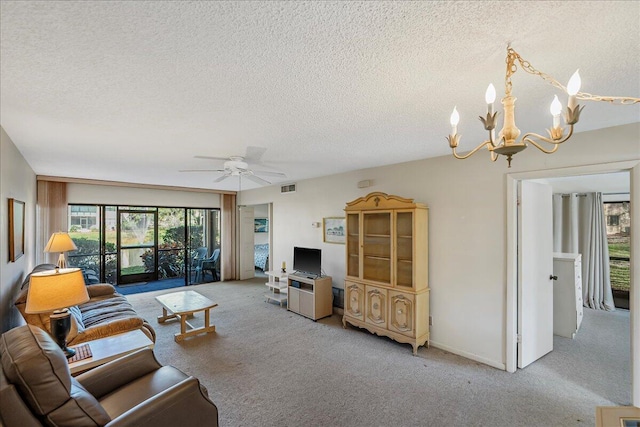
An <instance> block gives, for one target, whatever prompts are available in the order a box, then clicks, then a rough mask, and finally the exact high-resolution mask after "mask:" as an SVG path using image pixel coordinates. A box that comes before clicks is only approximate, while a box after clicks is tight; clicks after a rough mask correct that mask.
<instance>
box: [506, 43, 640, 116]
mask: <svg viewBox="0 0 640 427" xmlns="http://www.w3.org/2000/svg"><path fill="white" fill-rule="evenodd" d="M508 52H509V54H511V57H512V58H513V59H517V60H518V62H519V63H520V67H521V68H522V70H524V71H525V72H527V73H529V74H533V75H535V76H539V77H541V78H542V79H543V80H544V81H546V82H547V83H550V84H551V85H552V86H555V87H557V88H558V89H561V90H562V91H563V92H567V88H566V87H565V86H563V85H562V83H560V82H559V81H557V80H556V79H554V78H553V77H551V76H550V75H549V74H546V73H543V72H542V71H538V70H536V69H535V68H534V67H533V65H531V63H529V61H525V60H524V59H522V57H521V56H520V54H518V53H517V52H516V51H515V50H513V49H511V48H510V51H508ZM509 54H508V56H509ZM514 72H515V71H514ZM576 98H577V99H584V100H585V101H602V102H608V103H610V104H618V105H633V104H637V103H640V98H633V97H627V96H601V95H592V94H590V93H587V92H578V93H577V94H576Z"/></svg>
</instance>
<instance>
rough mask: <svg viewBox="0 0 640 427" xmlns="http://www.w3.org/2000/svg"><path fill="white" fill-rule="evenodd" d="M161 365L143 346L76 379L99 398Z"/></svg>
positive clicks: (151, 352)
mask: <svg viewBox="0 0 640 427" xmlns="http://www.w3.org/2000/svg"><path fill="white" fill-rule="evenodd" d="M161 367H162V365H161V364H160V363H158V361H157V360H156V357H155V355H154V354H153V350H151V349H148V348H145V349H143V350H138V351H136V352H135V353H131V354H128V355H126V356H123V357H121V358H119V359H116V360H113V361H111V362H108V363H105V364H104V365H101V366H98V367H97V368H93V369H91V370H89V371H87V372H85V373H83V374H80V375H78V376H77V377H76V380H78V382H79V383H80V384H82V386H83V387H84V388H86V389H87V391H88V392H89V393H91V394H92V395H93V396H94V397H95V398H96V399H100V398H101V397H102V396H104V395H106V394H108V393H110V392H112V391H113V390H115V389H117V388H119V387H122V386H123V385H125V384H128V383H130V382H132V381H134V380H135V379H137V378H140V377H142V376H144V375H147V374H148V373H150V372H153V371H155V370H157V369H159V368H161Z"/></svg>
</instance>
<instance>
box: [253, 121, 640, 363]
mask: <svg viewBox="0 0 640 427" xmlns="http://www.w3.org/2000/svg"><path fill="white" fill-rule="evenodd" d="M443 144H446V142H445V141H444V137H443ZM461 144H462V145H465V141H464V139H463V140H462V142H461ZM472 145H473V144H472V143H471V142H469V145H468V146H466V145H465V146H466V147H467V149H470V148H472ZM461 151H462V150H461ZM488 157H489V156H488V152H486V151H484V150H483V151H482V152H481V153H478V154H476V155H474V156H472V157H471V158H469V159H467V160H457V159H454V158H453V157H452V156H445V157H439V158H434V159H426V160H418V161H414V162H410V163H404V164H400V165H392V166H386V167H380V168H373V169H367V170H361V171H356V172H350V173H345V174H340V175H334V176H329V177H323V178H317V179H311V180H305V181H299V182H298V183H297V190H296V192H295V193H290V194H280V192H279V189H280V187H279V186H270V187H267V188H261V189H256V190H248V191H244V192H242V196H241V197H242V200H243V203H245V204H247V205H251V204H260V203H268V202H272V203H273V219H272V224H271V225H272V233H273V237H272V238H273V257H274V259H278V260H279V259H283V260H286V261H287V264H288V265H291V264H290V263H291V261H292V256H293V246H308V247H315V248H320V249H322V258H323V262H322V264H323V268H324V270H325V272H326V274H327V275H330V276H332V277H333V286H336V287H343V280H344V276H345V262H344V256H345V252H344V251H345V248H344V245H335V244H327V243H323V242H322V229H318V228H312V226H311V224H312V222H322V218H323V217H329V216H344V212H343V209H344V206H345V204H346V202H348V201H351V200H353V199H355V198H357V197H361V196H363V195H366V194H367V193H369V192H372V191H382V192H385V193H389V194H395V195H398V196H402V197H407V198H413V199H415V201H416V202H421V203H425V204H427V205H428V206H429V286H430V288H431V314H432V317H433V326H432V328H431V340H432V344H433V345H435V346H438V347H441V348H445V349H447V350H449V351H452V352H455V353H457V354H461V355H464V356H466V357H470V358H472V359H475V360H478V361H481V362H484V363H487V364H489V365H492V366H496V367H499V368H504V366H505V363H506V349H505V341H506V331H505V324H506V322H505V312H506V274H507V267H506V209H507V206H506V178H505V177H506V174H508V173H515V172H524V171H535V170H545V169H557V168H564V167H570V166H581V165H589V164H599V163H609V162H616V161H623V160H634V159H639V158H640V124H638V123H635V124H630V125H624V126H618V127H614V128H608V129H602V130H598V131H591V132H584V133H578V134H576V135H574V136H573V137H572V138H571V139H570V140H569V141H568V142H566V143H565V144H563V146H561V147H560V148H559V150H558V152H556V153H555V154H552V155H546V154H543V153H541V152H539V151H538V150H536V149H535V148H534V147H530V148H529V149H527V150H526V151H524V152H522V153H520V154H518V155H516V156H515V157H514V160H513V166H512V168H510V169H508V168H507V164H506V161H505V160H504V158H502V157H501V158H500V159H498V161H497V162H496V163H492V162H491V161H490V160H489V158H488ZM363 179H371V180H373V186H372V187H369V188H366V189H358V188H357V185H356V184H357V182H358V181H361V180H363ZM636 232H640V230H634V233H636Z"/></svg>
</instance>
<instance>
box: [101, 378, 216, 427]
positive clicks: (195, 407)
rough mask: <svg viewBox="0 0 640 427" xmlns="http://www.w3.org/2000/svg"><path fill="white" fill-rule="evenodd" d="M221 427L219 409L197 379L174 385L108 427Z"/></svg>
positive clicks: (116, 419)
mask: <svg viewBox="0 0 640 427" xmlns="http://www.w3.org/2000/svg"><path fill="white" fill-rule="evenodd" d="M177 425H187V426H198V425H202V426H203V425H206V426H215V427H217V426H218V408H217V407H216V405H215V404H214V403H213V402H212V401H211V400H209V398H208V397H206V396H205V395H204V394H203V392H202V389H201V388H200V384H199V382H198V380H197V379H195V378H194V377H189V378H186V379H185V380H183V381H181V382H179V383H178V384H175V385H173V386H171V387H169V388H167V389H166V390H163V391H162V392H161V393H158V394H157V395H155V396H153V397H152V398H150V399H148V400H146V401H144V402H143V403H141V404H139V405H137V406H135V407H134V408H131V409H130V410H128V411H127V412H125V413H124V414H122V415H120V416H119V417H117V418H114V419H113V420H111V422H109V423H108V424H107V425H106V427H119V426H149V427H165V426H166V427H173V426H177Z"/></svg>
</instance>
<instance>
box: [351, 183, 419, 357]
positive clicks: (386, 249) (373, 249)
mask: <svg viewBox="0 0 640 427" xmlns="http://www.w3.org/2000/svg"><path fill="white" fill-rule="evenodd" d="M345 213H346V217H347V221H346V223H347V245H346V246H347V247H346V260H347V277H346V279H345V287H344V289H345V295H344V300H345V305H344V316H343V318H342V323H343V326H344V327H346V325H347V323H349V324H351V325H353V326H357V327H360V328H364V329H367V330H369V331H370V332H372V333H375V334H377V335H384V336H387V337H390V338H392V339H394V340H396V341H398V342H402V343H408V344H411V346H412V347H413V354H416V353H417V351H418V347H419V346H421V345H425V344H426V345H428V344H429V287H428V282H427V277H428V268H427V262H428V256H427V249H428V244H427V242H428V236H427V223H428V219H427V217H428V209H427V207H426V206H425V205H423V204H419V203H414V202H413V200H411V199H404V198H401V197H398V196H390V195H387V194H385V193H379V192H376V193H371V194H369V195H367V196H365V197H361V198H359V199H356V200H354V201H352V202H349V203H347V206H346V208H345Z"/></svg>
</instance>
